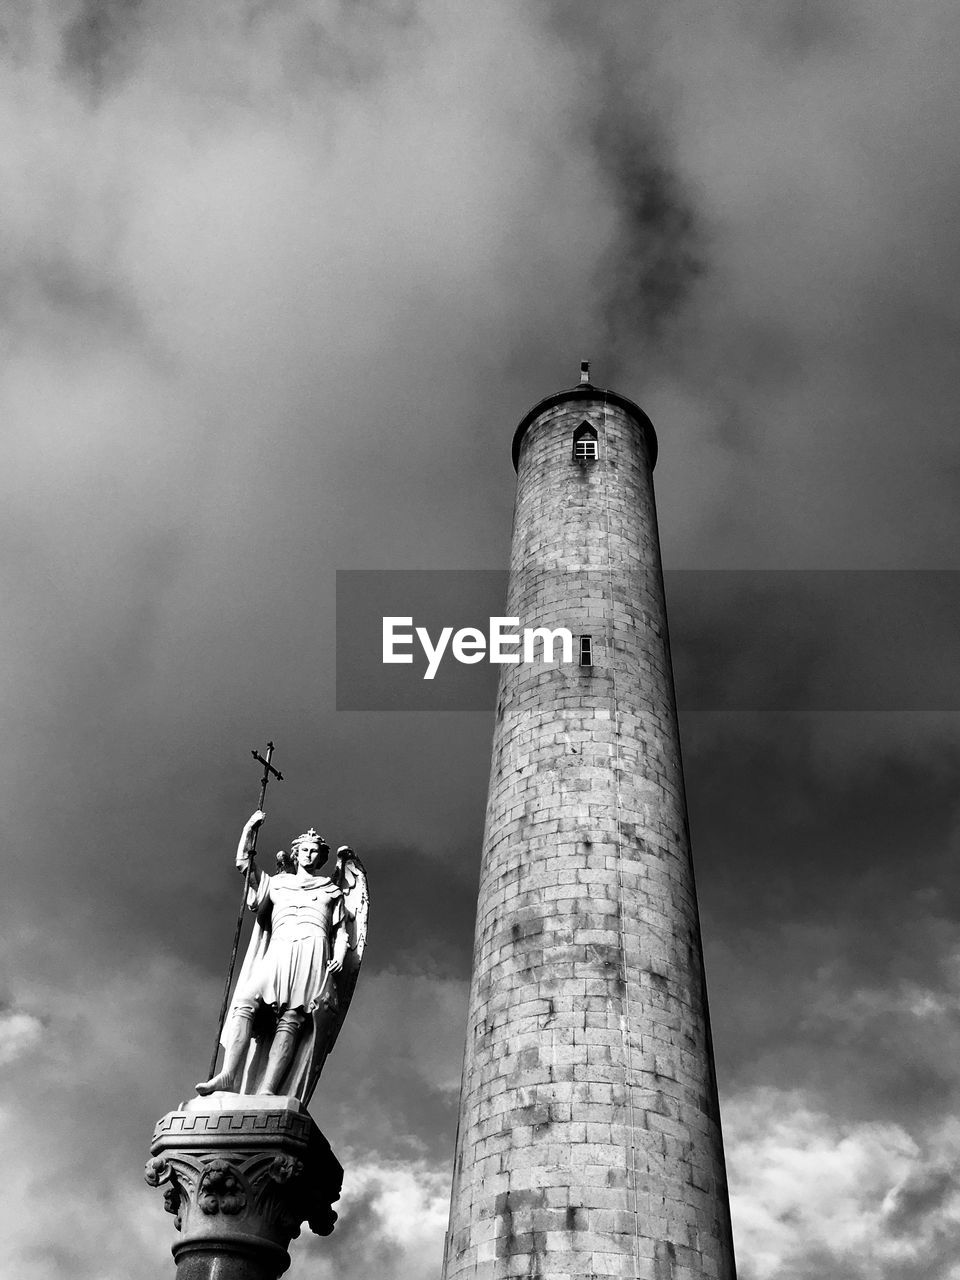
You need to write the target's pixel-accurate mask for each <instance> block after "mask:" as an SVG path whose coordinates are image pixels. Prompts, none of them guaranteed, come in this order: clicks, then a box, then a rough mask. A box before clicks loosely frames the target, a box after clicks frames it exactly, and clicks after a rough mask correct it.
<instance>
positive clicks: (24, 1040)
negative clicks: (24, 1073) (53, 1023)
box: [0, 1009, 43, 1065]
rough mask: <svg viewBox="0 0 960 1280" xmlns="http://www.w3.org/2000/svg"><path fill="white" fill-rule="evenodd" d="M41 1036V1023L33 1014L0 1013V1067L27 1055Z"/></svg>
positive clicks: (10, 1010) (6, 1011) (10, 1011)
mask: <svg viewBox="0 0 960 1280" xmlns="http://www.w3.org/2000/svg"><path fill="white" fill-rule="evenodd" d="M42 1034H43V1023H42V1022H41V1021H40V1019H39V1018H35V1017H34V1016H33V1014H31V1013H23V1012H19V1011H17V1010H15V1009H8V1010H5V1011H4V1012H2V1013H0V1065H5V1064H6V1063H8V1062H13V1061H14V1059H15V1058H19V1057H22V1056H23V1054H25V1053H29V1051H30V1050H31V1049H32V1048H33V1047H34V1046H35V1045H37V1044H38V1043H39V1042H40V1037H41V1035H42Z"/></svg>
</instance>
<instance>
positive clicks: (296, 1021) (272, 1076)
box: [259, 1009, 306, 1093]
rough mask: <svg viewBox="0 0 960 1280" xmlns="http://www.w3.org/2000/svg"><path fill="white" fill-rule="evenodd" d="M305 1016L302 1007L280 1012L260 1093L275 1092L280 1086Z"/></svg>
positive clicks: (291, 1059) (290, 1060) (291, 1058)
mask: <svg viewBox="0 0 960 1280" xmlns="http://www.w3.org/2000/svg"><path fill="white" fill-rule="evenodd" d="M305 1017H306V1015H305V1014H304V1012H303V1010H302V1009H285V1010H284V1011H283V1013H281V1015H280V1019H279V1021H278V1022H277V1029H276V1031H275V1032H274V1036H273V1044H272V1045H271V1046H270V1057H269V1059H268V1060H267V1069H266V1071H265V1072H264V1073H263V1081H262V1083H261V1085H260V1089H259V1092H260V1093H276V1092H277V1090H278V1089H279V1088H280V1082H281V1081H282V1080H283V1077H284V1076H285V1075H286V1073H287V1069H288V1068H289V1066H290V1063H291V1062H292V1061H293V1054H294V1050H295V1049H296V1047H297V1041H298V1040H299V1039H300V1031H301V1029H302V1027H303V1023H304V1019H305Z"/></svg>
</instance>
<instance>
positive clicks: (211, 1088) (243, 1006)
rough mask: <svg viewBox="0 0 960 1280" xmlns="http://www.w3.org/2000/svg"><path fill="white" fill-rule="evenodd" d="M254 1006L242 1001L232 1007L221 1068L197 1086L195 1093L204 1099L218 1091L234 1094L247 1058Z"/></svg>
mask: <svg viewBox="0 0 960 1280" xmlns="http://www.w3.org/2000/svg"><path fill="white" fill-rule="evenodd" d="M255 1009H256V1006H255V1004H254V1002H253V1001H252V1000H242V1001H240V1002H239V1003H238V1004H235V1005H234V1006H233V1016H232V1017H231V1019H230V1026H229V1029H228V1031H227V1036H226V1041H225V1044H224V1048H223V1066H222V1068H221V1069H220V1071H219V1072H218V1074H217V1075H215V1076H213V1077H212V1078H211V1079H210V1080H203V1081H201V1082H200V1084H198V1085H197V1093H199V1094H200V1096H201V1097H204V1096H205V1095H206V1094H208V1093H217V1092H220V1091H223V1092H226V1093H236V1090H237V1085H238V1084H239V1081H240V1071H241V1068H242V1067H243V1063H244V1060H245V1058H246V1056H247V1048H248V1047H249V1044H250V1035H251V1033H252V1031H253V1015H254V1012H255Z"/></svg>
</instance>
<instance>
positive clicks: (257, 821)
mask: <svg viewBox="0 0 960 1280" xmlns="http://www.w3.org/2000/svg"><path fill="white" fill-rule="evenodd" d="M266 816H267V815H266V814H265V813H264V812H263V810H262V809H258V810H257V812H256V813H255V814H253V816H252V817H250V818H248V819H247V822H246V824H245V826H244V828H243V831H241V833H240V843H239V844H238V845H237V870H238V871H243V872H246V870H247V868H248V867H249V868H250V888H251V890H254V889H257V888H258V887H259V885H260V875H261V873H260V868H259V867H258V866H257V864H256V861H255V858H256V850H255V849H254V839H255V837H256V834H257V832H258V831H259V830H260V827H261V824H262V823H263V820H264V818H265V817H266Z"/></svg>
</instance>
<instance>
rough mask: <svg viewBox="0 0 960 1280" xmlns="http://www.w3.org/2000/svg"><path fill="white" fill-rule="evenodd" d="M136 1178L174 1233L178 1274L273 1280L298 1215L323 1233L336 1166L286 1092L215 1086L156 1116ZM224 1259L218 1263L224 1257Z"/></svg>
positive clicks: (190, 1279) (327, 1228)
mask: <svg viewBox="0 0 960 1280" xmlns="http://www.w3.org/2000/svg"><path fill="white" fill-rule="evenodd" d="M150 1156H151V1158H150V1159H149V1160H148V1161H147V1166H146V1170H145V1172H144V1177H145V1178H146V1180H147V1182H148V1183H149V1184H150V1185H151V1186H154V1187H163V1189H164V1194H163V1200H164V1207H165V1208H166V1210H167V1212H168V1213H171V1214H173V1215H174V1225H175V1226H176V1228H177V1230H178V1231H179V1232H180V1237H179V1239H178V1240H177V1241H176V1243H175V1244H174V1245H173V1256H174V1258H175V1259H176V1263H177V1280H207V1278H208V1277H212V1276H213V1273H214V1269H216V1275H217V1276H218V1277H222V1280H234V1277H235V1280H275V1278H276V1277H277V1276H279V1275H282V1273H283V1272H284V1271H285V1270H286V1269H287V1267H288V1266H289V1265H290V1255H289V1254H288V1252H287V1246H288V1245H289V1243H290V1241H291V1240H292V1239H294V1238H296V1237H297V1236H298V1235H299V1234H300V1228H301V1226H302V1224H303V1223H304V1222H306V1223H307V1225H308V1226H309V1227H310V1229H311V1231H315V1232H316V1233H317V1235H322V1236H325V1235H329V1234H330V1232H331V1231H332V1230H333V1226H334V1223H335V1222H336V1219H337V1215H336V1213H335V1211H334V1209H333V1203H334V1201H335V1200H337V1199H338V1198H339V1196H340V1187H341V1184H342V1182H343V1168H342V1167H341V1165H340V1162H339V1161H338V1160H337V1158H336V1156H335V1155H334V1154H333V1152H332V1151H331V1150H330V1144H329V1143H328V1142H327V1140H326V1138H325V1137H324V1136H323V1134H322V1133H321V1132H320V1130H319V1129H318V1128H317V1126H316V1124H315V1123H314V1121H313V1119H312V1117H311V1116H310V1115H309V1113H308V1112H307V1111H306V1110H305V1109H304V1107H303V1106H302V1105H301V1104H300V1103H299V1102H297V1101H296V1099H294V1098H280V1097H257V1096H252V1097H241V1096H240V1095H238V1094H226V1095H224V1094H220V1095H218V1096H217V1097H216V1098H204V1099H202V1100H201V1099H195V1100H194V1101H193V1102H190V1103H187V1105H186V1106H185V1107H184V1108H183V1109H182V1110H180V1111H170V1112H168V1113H167V1115H165V1116H164V1117H163V1119H162V1120H160V1121H159V1122H158V1124H157V1127H156V1130H155V1132H154V1135H153V1142H152V1143H151V1145H150ZM230 1259H232V1260H233V1265H232V1266H229V1265H225V1264H226V1263H227V1262H228V1260H230Z"/></svg>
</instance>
